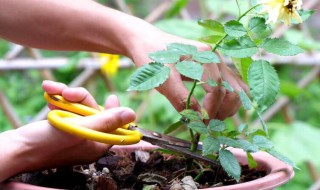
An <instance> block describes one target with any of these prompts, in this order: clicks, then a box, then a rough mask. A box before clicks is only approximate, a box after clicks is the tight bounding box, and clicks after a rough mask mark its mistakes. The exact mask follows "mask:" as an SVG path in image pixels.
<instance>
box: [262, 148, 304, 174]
mask: <svg viewBox="0 0 320 190" xmlns="http://www.w3.org/2000/svg"><path fill="white" fill-rule="evenodd" d="M267 152H268V153H269V154H271V155H272V156H274V157H276V158H278V159H279V160H281V161H282V162H284V163H286V164H289V165H290V166H292V167H294V168H296V169H300V168H298V167H297V166H296V164H295V163H294V162H293V161H291V160H290V159H289V158H287V157H286V156H284V155H282V154H280V153H279V152H277V151H275V150H274V149H271V150H267Z"/></svg>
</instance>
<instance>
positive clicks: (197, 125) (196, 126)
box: [188, 121, 208, 134]
mask: <svg viewBox="0 0 320 190" xmlns="http://www.w3.org/2000/svg"><path fill="white" fill-rule="evenodd" d="M188 127H189V128H190V129H192V130H194V131H196V132H197V133H200V134H208V129H207V127H206V125H205V124H204V123H203V122H201V121H194V122H191V123H189V125H188Z"/></svg>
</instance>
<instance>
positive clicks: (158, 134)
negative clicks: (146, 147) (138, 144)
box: [152, 132, 162, 138]
mask: <svg viewBox="0 0 320 190" xmlns="http://www.w3.org/2000/svg"><path fill="white" fill-rule="evenodd" d="M152 135H153V136H155V137H159V138H161V137H162V136H161V134H160V133H157V132H153V133H152Z"/></svg>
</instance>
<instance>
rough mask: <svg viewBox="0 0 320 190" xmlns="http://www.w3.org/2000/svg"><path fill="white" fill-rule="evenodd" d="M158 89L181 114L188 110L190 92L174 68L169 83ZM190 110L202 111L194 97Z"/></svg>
mask: <svg viewBox="0 0 320 190" xmlns="http://www.w3.org/2000/svg"><path fill="white" fill-rule="evenodd" d="M156 89H157V90H158V91H159V92H160V93H161V94H163V95H164V96H165V97H166V98H167V99H168V100H169V101H170V103H171V104H172V105H173V107H174V108H175V109H176V110H177V111H179V112H180V111H182V110H184V109H185V108H186V102H187V98H188V95H189V91H188V90H187V88H186V87H185V86H184V84H183V82H182V79H181V76H180V74H179V73H178V72H177V71H176V69H175V68H174V67H171V72H170V76H169V78H168V79H167V81H166V82H165V83H164V84H163V85H161V86H160V87H158V88H156ZM190 109H194V110H197V111H200V105H199V103H198V102H197V101H196V99H194V98H193V97H192V98H191V100H190Z"/></svg>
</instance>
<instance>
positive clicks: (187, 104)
mask: <svg viewBox="0 0 320 190" xmlns="http://www.w3.org/2000/svg"><path fill="white" fill-rule="evenodd" d="M196 86H197V81H196V80H194V81H193V85H192V88H191V90H190V93H189V95H188V98H187V103H186V109H189V108H190V100H191V96H192V94H193V91H194V89H195V88H196Z"/></svg>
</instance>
